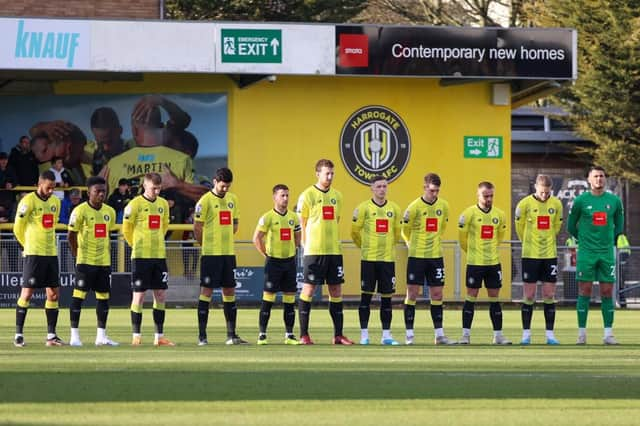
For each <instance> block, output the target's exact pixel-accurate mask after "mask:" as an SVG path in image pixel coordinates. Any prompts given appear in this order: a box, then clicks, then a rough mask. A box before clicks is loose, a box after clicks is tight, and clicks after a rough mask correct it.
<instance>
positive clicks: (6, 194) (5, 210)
mask: <svg viewBox="0 0 640 426" xmlns="http://www.w3.org/2000/svg"><path fill="white" fill-rule="evenodd" d="M16 181H17V179H16V175H15V173H14V171H13V167H11V166H9V156H8V155H7V153H6V152H0V222H9V221H10V220H11V212H12V210H13V205H14V204H15V202H16V196H15V193H14V192H13V191H12V190H11V189H12V188H13V187H14V186H15V185H16Z"/></svg>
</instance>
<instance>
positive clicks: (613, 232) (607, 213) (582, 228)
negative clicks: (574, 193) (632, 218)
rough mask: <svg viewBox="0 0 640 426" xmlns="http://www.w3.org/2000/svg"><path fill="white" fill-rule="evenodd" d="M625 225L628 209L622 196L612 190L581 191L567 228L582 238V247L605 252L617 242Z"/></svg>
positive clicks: (570, 212)
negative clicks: (625, 213)
mask: <svg viewBox="0 0 640 426" xmlns="http://www.w3.org/2000/svg"><path fill="white" fill-rule="evenodd" d="M623 228H624V209H623V207H622V201H621V200H620V198H619V197H618V196H616V195H614V194H612V193H610V192H605V193H603V194H601V195H593V194H592V193H591V192H584V193H582V194H580V195H579V196H578V197H577V198H576V199H575V201H574V202H573V206H572V207H571V210H569V218H568V220H567V230H568V231H569V233H570V234H571V235H572V236H574V237H576V238H577V239H578V245H579V247H580V251H589V252H591V253H605V252H608V251H610V250H611V249H612V247H613V246H614V245H615V238H616V237H617V236H618V235H620V234H622V231H623Z"/></svg>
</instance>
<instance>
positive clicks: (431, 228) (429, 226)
mask: <svg viewBox="0 0 640 426" xmlns="http://www.w3.org/2000/svg"><path fill="white" fill-rule="evenodd" d="M424 230H425V231H427V232H438V219H436V218H435V217H428V218H427V219H426V221H425V224H424Z"/></svg>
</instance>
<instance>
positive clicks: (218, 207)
mask: <svg viewBox="0 0 640 426" xmlns="http://www.w3.org/2000/svg"><path fill="white" fill-rule="evenodd" d="M193 220H194V221H196V222H202V250H201V254H202V256H221V255H232V254H234V253H235V249H234V240H233V225H234V224H237V223H238V222H239V220H240V208H239V207H238V198H237V197H236V196H235V194H232V193H231V192H227V193H226V194H225V196H224V197H219V196H218V195H216V194H214V193H213V191H209V192H207V193H206V194H204V195H203V196H202V197H201V198H200V200H199V201H198V203H197V204H196V209H195V213H194V216H193Z"/></svg>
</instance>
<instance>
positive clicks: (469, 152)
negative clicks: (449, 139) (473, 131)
mask: <svg viewBox="0 0 640 426" xmlns="http://www.w3.org/2000/svg"><path fill="white" fill-rule="evenodd" d="M503 151H504V144H503V143H502V136H465V137H464V158H502V155H503Z"/></svg>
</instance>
